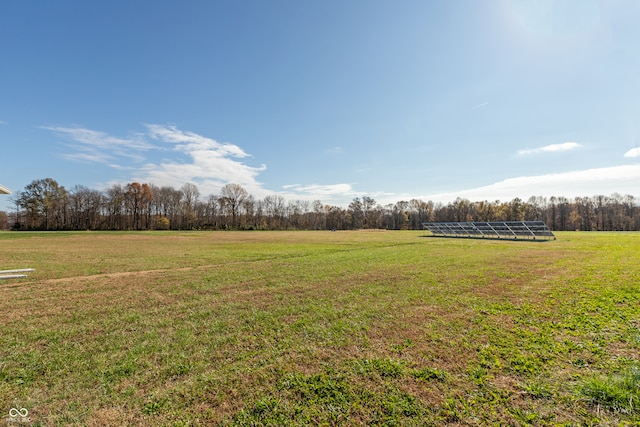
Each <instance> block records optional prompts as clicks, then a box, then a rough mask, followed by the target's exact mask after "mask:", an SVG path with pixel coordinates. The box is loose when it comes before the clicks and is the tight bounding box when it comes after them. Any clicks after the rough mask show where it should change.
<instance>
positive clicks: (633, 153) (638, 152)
mask: <svg viewBox="0 0 640 427" xmlns="http://www.w3.org/2000/svg"><path fill="white" fill-rule="evenodd" d="M624 156H625V157H640V147H636V148H632V149H631V150H629V151H627V152H626V153H624Z"/></svg>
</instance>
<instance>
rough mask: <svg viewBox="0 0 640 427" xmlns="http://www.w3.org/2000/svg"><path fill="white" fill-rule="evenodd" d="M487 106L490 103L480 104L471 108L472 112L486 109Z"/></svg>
mask: <svg viewBox="0 0 640 427" xmlns="http://www.w3.org/2000/svg"><path fill="white" fill-rule="evenodd" d="M487 105H489V103H488V102H482V103H480V104H478V105H474V106H473V107H471V109H472V110H476V109H478V108H482V107H486V106H487Z"/></svg>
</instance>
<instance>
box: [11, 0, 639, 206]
mask: <svg viewBox="0 0 640 427" xmlns="http://www.w3.org/2000/svg"><path fill="white" fill-rule="evenodd" d="M638 16H640V2H637V1H635V0H630V1H618V0H603V1H597V0H575V1H568V0H530V1H529V0H452V1H440V0H433V1H428V0H416V1H409V0H398V1H388V0H385V1H379V0H322V1H315V0H309V1H299V0H271V1H264V0H240V1H231V0H228V1H214V0H206V1H177V0H176V1H167V0H148V1H146V0H140V1H120V0H116V1H108V2H107V1H104V2H87V1H69V0H59V1H55V2H39V1H7V2H3V3H2V5H1V6H0V52H1V58H2V65H1V66H0V144H1V145H0V146H1V147H2V153H1V156H2V166H1V168H0V183H1V184H4V185H5V186H7V187H9V188H12V189H13V190H14V191H21V190H22V189H24V187H25V186H26V185H27V184H29V183H30V182H31V181H33V180H36V179H43V178H53V179H55V180H57V181H58V182H59V183H60V184H61V185H64V186H65V187H67V189H72V188H73V187H74V186H76V185H82V186H86V187H89V188H94V189H104V188H106V187H108V186H109V185H111V184H113V183H123V184H124V183H128V182H133V181H138V182H148V183H153V184H156V185H160V186H162V185H171V186H173V187H175V188H180V187H181V186H182V185H183V184H185V183H187V182H189V183H194V184H196V186H197V187H198V189H199V190H200V193H201V196H202V197H205V196H207V195H209V194H217V193H218V191H219V189H220V188H221V187H222V186H223V185H225V184H227V183H236V184H240V185H242V186H243V187H245V188H246V189H247V190H248V191H249V192H250V193H251V194H253V195H254V196H255V197H256V198H262V197H264V196H266V195H269V194H281V195H283V196H284V197H285V198H286V199H287V200H295V199H305V200H321V201H322V202H323V203H331V204H344V205H346V204H348V203H349V202H350V201H351V200H352V199H353V198H354V197H362V196H365V195H366V196H369V197H373V198H374V199H375V200H376V201H378V202H379V203H381V204H386V203H394V202H396V201H399V200H409V199H412V198H420V199H423V200H434V201H442V202H445V203H446V202H448V201H453V200H455V198H456V197H465V198H468V199H470V200H489V201H493V200H498V199H499V200H502V201H509V200H511V199H512V198H514V197H520V198H521V199H524V200H526V199H528V198H529V197H530V196H546V197H549V196H552V195H556V196H565V197H574V196H583V195H587V196H593V195H596V194H604V195H610V194H612V193H614V192H618V193H621V194H631V195H634V196H636V197H640V143H639V141H638V136H639V135H638V132H639V131H640V78H639V76H640V43H638V40H640V26H638V25H637V17H638ZM11 206H12V205H11V203H10V197H9V196H0V209H3V208H4V209H10V208H11Z"/></svg>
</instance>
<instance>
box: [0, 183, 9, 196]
mask: <svg viewBox="0 0 640 427" xmlns="http://www.w3.org/2000/svg"><path fill="white" fill-rule="evenodd" d="M0 194H11V190H9V189H8V188H7V187H5V186H4V185H2V184H0Z"/></svg>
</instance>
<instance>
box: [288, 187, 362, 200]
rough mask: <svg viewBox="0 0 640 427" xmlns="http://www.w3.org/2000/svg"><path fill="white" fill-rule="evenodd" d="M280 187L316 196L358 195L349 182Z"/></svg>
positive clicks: (300, 193) (302, 194)
mask: <svg viewBox="0 0 640 427" xmlns="http://www.w3.org/2000/svg"><path fill="white" fill-rule="evenodd" d="M282 188H284V189H285V190H287V191H290V192H292V193H295V194H298V195H300V196H312V197H316V198H318V197H321V196H329V197H333V196H338V197H341V196H347V197H351V196H354V197H356V196H357V195H358V193H356V191H354V189H353V187H351V184H328V185H322V184H310V185H302V184H290V185H284V186H283V187H282Z"/></svg>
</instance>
